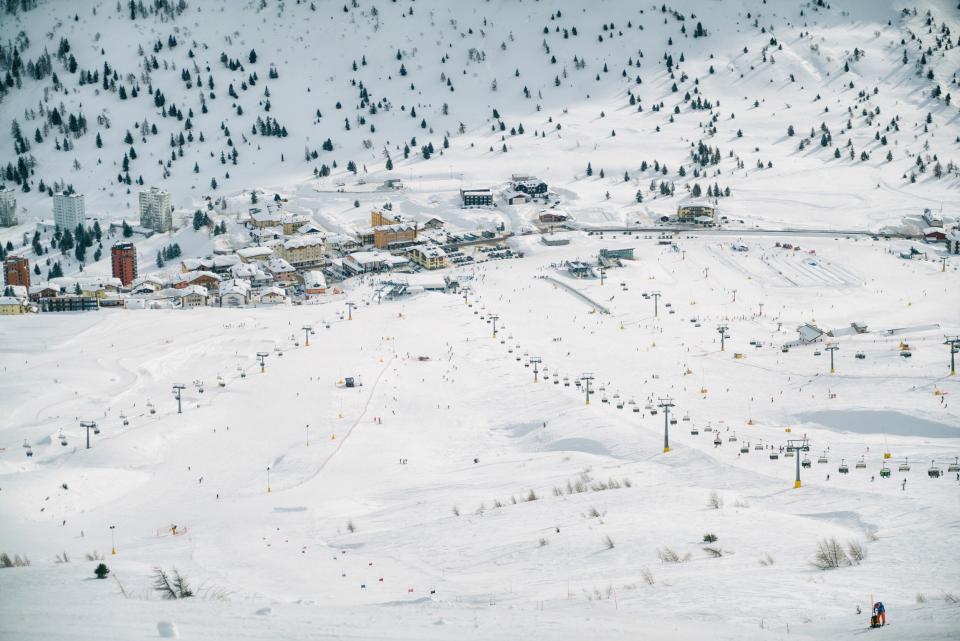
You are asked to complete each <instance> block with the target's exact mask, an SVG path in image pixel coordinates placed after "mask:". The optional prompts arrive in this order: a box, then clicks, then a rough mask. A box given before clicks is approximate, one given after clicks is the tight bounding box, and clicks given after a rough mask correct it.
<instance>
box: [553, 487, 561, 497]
mask: <svg viewBox="0 0 960 641" xmlns="http://www.w3.org/2000/svg"><path fill="white" fill-rule="evenodd" d="M553 495H554V496H563V488H562V487H557V486H554V488H553Z"/></svg>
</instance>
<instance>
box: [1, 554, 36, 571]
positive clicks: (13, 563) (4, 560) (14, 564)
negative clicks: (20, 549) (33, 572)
mask: <svg viewBox="0 0 960 641" xmlns="http://www.w3.org/2000/svg"><path fill="white" fill-rule="evenodd" d="M26 565H30V559H29V558H27V555H26V554H24V555H23V556H22V557H21V556H20V555H19V554H14V555H13V558H10V555H9V554H7V553H6V552H3V553H2V554H0V568H22V567H24V566H26Z"/></svg>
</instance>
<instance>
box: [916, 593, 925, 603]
mask: <svg viewBox="0 0 960 641" xmlns="http://www.w3.org/2000/svg"><path fill="white" fill-rule="evenodd" d="M926 602H927V597H925V596H923V592H917V603H926Z"/></svg>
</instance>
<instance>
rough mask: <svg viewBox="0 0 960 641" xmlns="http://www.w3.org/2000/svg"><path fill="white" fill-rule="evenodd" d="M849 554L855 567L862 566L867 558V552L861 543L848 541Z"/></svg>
mask: <svg viewBox="0 0 960 641" xmlns="http://www.w3.org/2000/svg"><path fill="white" fill-rule="evenodd" d="M847 554H848V555H849V556H850V561H851V562H852V563H853V564H854V565H860V564H861V563H862V562H863V560H864V559H865V558H866V557H867V552H866V550H864V549H863V546H862V545H861V544H860V542H859V541H847Z"/></svg>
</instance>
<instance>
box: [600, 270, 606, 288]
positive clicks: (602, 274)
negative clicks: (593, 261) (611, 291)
mask: <svg viewBox="0 0 960 641" xmlns="http://www.w3.org/2000/svg"><path fill="white" fill-rule="evenodd" d="M599 271H600V286H601V287H603V281H604V280H605V279H606V277H607V268H606V267H604V266H603V265H600V270H599Z"/></svg>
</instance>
